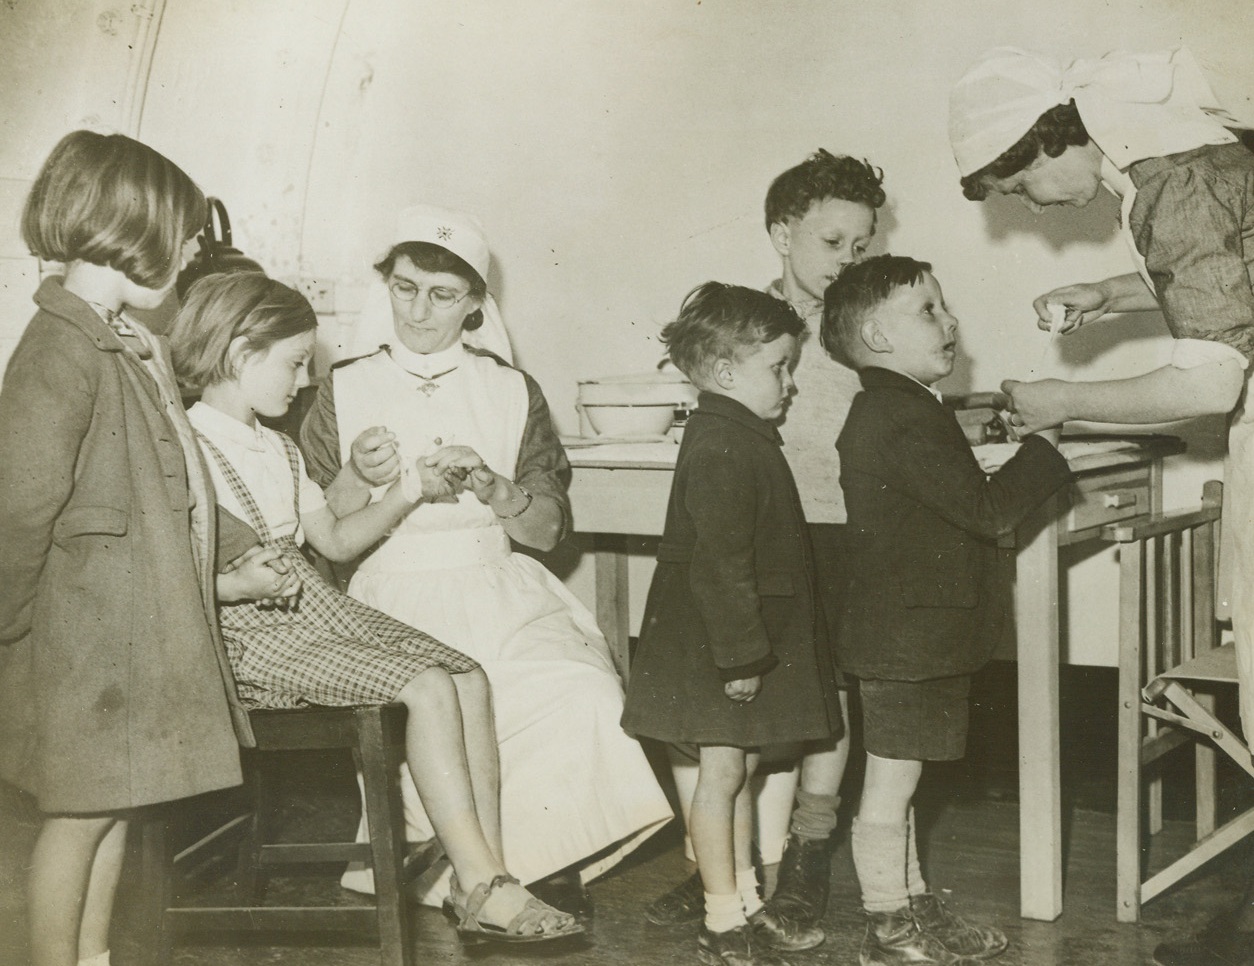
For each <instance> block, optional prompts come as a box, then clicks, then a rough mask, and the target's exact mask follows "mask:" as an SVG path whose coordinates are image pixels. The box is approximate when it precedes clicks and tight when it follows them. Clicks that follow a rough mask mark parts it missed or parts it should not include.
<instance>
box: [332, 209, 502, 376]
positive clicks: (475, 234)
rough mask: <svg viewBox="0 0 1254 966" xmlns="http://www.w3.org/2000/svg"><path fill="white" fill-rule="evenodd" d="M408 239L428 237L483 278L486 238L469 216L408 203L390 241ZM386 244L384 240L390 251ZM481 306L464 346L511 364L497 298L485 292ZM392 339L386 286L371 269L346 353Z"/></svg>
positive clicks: (487, 259) (465, 334)
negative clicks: (478, 322) (478, 319)
mask: <svg viewBox="0 0 1254 966" xmlns="http://www.w3.org/2000/svg"><path fill="white" fill-rule="evenodd" d="M407 241H419V242H429V243H430V244H432V245H439V246H440V247H441V248H445V249H447V250H448V251H450V252H452V253H453V254H454V255H457V256H458V257H459V258H461V259H462V260H463V261H464V262H465V263H466V264H467V265H469V266H470V267H471V268H473V269H474V270H475V271H476V272H478V273H479V277H480V278H482V279H483V280H484V281H487V278H488V267H489V266H490V265H491V261H492V259H491V255H490V254H489V252H488V239H487V235H486V234H484V231H483V225H481V224H480V223H479V219H478V218H476V217H475V216H474V215H468V214H466V213H464V212H460V211H453V210H452V209H449V208H437V207H435V206H434V205H414V206H413V207H412V208H406V209H405V210H404V211H402V212H401V213H400V216H399V217H398V218H397V219H396V230H395V231H394V232H393V235H392V241H391V245H399V244H400V243H401V242H407ZM391 245H389V250H390V249H391ZM383 254H386V253H383ZM380 257H382V256H380ZM482 311H483V325H481V326H480V327H479V328H477V329H474V330H472V331H469V332H463V333H462V341H463V342H465V343H466V344H467V345H472V346H477V347H479V348H481V349H487V350H488V351H489V352H494V353H496V355H498V356H500V357H501V358H502V359H504V360H505V361H506V362H509V363H513V361H514V351H513V349H512V348H511V347H510V344H509V333H508V332H507V331H506V330H505V322H504V320H503V319H502V318H501V312H500V309H499V308H497V304H496V299H494V298H493V297H492V295H491V293H488V294H487V295H486V296H485V297H484V300H483V306H482ZM395 338H396V330H395V328H394V327H393V325H392V300H391V297H390V296H389V295H388V289H387V285H386V284H385V283H384V281H383V279H381V278H379V277H378V274H377V273H376V274H375V277H374V278H373V279H372V280H371V283H370V287H369V289H368V291H367V292H366V300H365V304H364V305H363V306H362V310H361V318H360V319H358V322H357V326H356V329H355V331H354V333H353V336H352V338H351V340H350V345H349V355H353V356H356V355H363V354H365V353H367V352H373V351H374V350H375V349H377V348H378V347H379V346H381V345H387V344H389V343H391V342H392V341H393V340H395Z"/></svg>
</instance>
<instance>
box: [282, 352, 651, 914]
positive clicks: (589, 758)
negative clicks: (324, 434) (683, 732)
mask: <svg viewBox="0 0 1254 966" xmlns="http://www.w3.org/2000/svg"><path fill="white" fill-rule="evenodd" d="M415 372H422V373H426V374H429V375H432V376H435V378H433V379H424V378H422V377H420V376H417V375H415V374H414V373H415ZM437 374H438V375H437ZM332 375H333V385H332V389H333V393H334V398H333V405H334V413H333V416H331V417H330V418H331V419H333V420H334V422H335V424H337V425H338V437H339V454H338V455H339V459H340V461H341V462H344V461H347V459H348V457H349V447H350V446H351V444H352V441H353V439H355V438H356V437H357V435H358V434H359V433H361V432H362V431H363V430H365V429H367V428H369V427H371V426H386V427H387V428H388V429H390V430H392V431H393V432H394V433H395V434H396V435H397V438H398V444H399V448H400V453H401V456H402V460H403V461H404V462H405V463H407V464H408V465H411V466H412V465H413V462H414V461H415V460H417V459H418V458H419V457H421V456H423V455H426V454H428V453H431V452H433V451H434V450H436V449H438V448H440V447H441V446H444V445H450V444H460V445H466V446H470V447H472V448H473V449H474V450H475V451H476V452H478V453H479V454H480V456H482V457H483V459H484V461H485V462H486V463H487V464H488V465H489V466H490V467H492V468H493V469H494V470H496V471H497V472H499V473H501V474H503V475H505V476H508V477H510V478H513V479H515V480H517V481H518V482H520V483H522V484H523V485H524V486H526V487H527V488H528V489H529V490H530V491H531V492H532V493H534V494H539V493H550V494H552V495H554V496H557V497H558V498H559V499H560V500H561V501H562V502H563V504H564V503H565V494H564V486H563V484H562V483H561V482H560V481H559V480H558V475H559V474H558V472H556V470H557V468H558V467H559V466H560V467H564V465H565V459H564V455H563V454H562V453H561V450H560V444H559V443H558V442H557V440H556V437H555V436H553V435H552V431H551V426H550V425H549V424H548V413H547V408H546V407H544V405H543V398H542V397H541V396H539V391H538V389H536V388H535V386H534V383H530V385H531V391H529V382H530V380H529V379H528V378H527V377H525V376H524V375H523V373H521V372H520V371H519V370H517V369H513V368H511V367H509V366H506V365H503V364H502V363H500V362H499V361H498V360H496V359H495V358H493V357H492V356H490V355H485V354H479V353H476V352H473V351H467V350H466V348H465V347H464V346H463V345H461V344H460V343H459V344H457V345H456V346H454V347H452V348H451V349H448V350H445V351H444V352H439V353H432V354H430V355H417V354H415V353H410V352H408V351H407V350H405V349H404V348H403V347H401V348H399V349H392V350H390V351H388V350H382V351H379V352H376V353H375V354H373V355H370V356H366V357H365V358H361V359H358V360H356V361H353V362H351V363H349V364H347V365H344V366H341V367H338V368H336V369H335V370H334V371H333V374H332ZM323 391H324V393H325V391H326V390H325V388H324V390H323ZM537 401H538V404H539V409H540V410H541V411H542V412H540V413H537ZM325 402H326V400H320V403H319V404H316V405H315V411H314V413H311V417H317V416H318V415H319V410H321V415H322V417H323V420H322V421H323V423H326V422H327V421H328V420H327V418H326V417H327V416H328V411H327V408H326V405H325ZM529 410H530V413H531V414H530V417H529ZM538 416H542V418H543V421H544V425H543V428H544V430H545V432H544V433H541V434H539V437H537V435H536V434H534V433H533V434H531V437H530V438H531V440H533V441H534V440H535V439H536V438H541V439H546V438H548V437H551V441H550V442H549V444H548V445H547V446H546V447H544V448H545V449H547V450H548V452H539V453H535V449H536V447H535V445H534V442H529V443H528V444H527V446H526V447H524V446H523V439H524V436H525V435H526V434H527V429H528V425H529V418H530V419H531V420H532V421H533V425H534V422H535V420H537V418H538ZM318 422H319V420H318V419H317V418H311V420H310V421H309V422H307V423H306V426H305V430H304V431H303V432H302V440H303V441H304V442H305V444H306V451H307V455H308V457H309V458H310V459H311V466H312V465H314V464H315V463H316V462H317V454H316V450H317V447H316V446H312V447H311V446H310V445H309V444H310V443H311V439H310V436H311V434H313V435H316V433H317V426H318ZM554 448H555V449H556V452H554ZM332 469H338V465H337V466H336V467H334V468H331V467H323V468H322V470H323V472H324V473H325V472H326V471H327V470H332ZM315 475H317V474H315ZM332 475H333V473H332ZM348 592H349V593H350V594H351V595H352V596H354V597H357V598H359V599H360V600H362V601H365V602H366V603H368V604H370V605H371V606H373V607H377V608H379V609H380V610H382V611H384V612H385V613H388V614H391V615H392V616H394V617H396V618H397V619H399V620H402V621H405V622H406V623H408V624H411V625H413V626H415V627H418V628H421V629H422V630H424V631H425V632H427V633H428V634H431V635H432V636H434V637H436V638H438V639H439V640H441V641H442V642H444V643H445V644H448V645H449V646H451V647H454V648H456V649H458V650H460V651H463V652H464V653H466V654H468V655H470V656H471V657H473V658H474V659H475V660H477V661H478V662H479V663H480V664H481V665H482V666H483V668H484V671H485V672H486V673H487V676H488V679H489V681H490V682H491V684H492V699H493V707H494V711H495V715H496V728H497V738H498V741H499V743H500V761H501V824H502V833H503V839H504V849H505V855H504V857H503V858H504V862H505V866H506V867H507V868H508V869H510V871H511V872H512V873H513V874H514V875H516V876H518V877H519V879H520V880H521V881H523V882H524V883H526V882H532V881H535V880H537V879H541V878H544V877H545V876H548V875H550V874H552V873H554V872H556V871H558V870H561V869H564V868H566V867H568V866H571V865H576V864H578V863H586V864H585V865H584V866H583V867H582V869H581V873H582V877H583V880H584V881H585V882H586V881H588V880H590V879H592V878H593V877H595V876H596V875H599V874H601V873H602V872H604V871H605V870H606V869H608V868H609V867H610V866H612V865H614V864H615V863H616V862H618V861H619V860H620V859H621V858H622V857H623V856H624V855H626V854H627V853H628V852H630V851H631V850H632V849H633V848H635V846H637V845H638V844H639V843H640V842H641V841H643V840H644V839H645V838H646V837H647V836H649V835H651V834H652V833H653V832H655V831H657V830H658V829H659V828H661V826H662V825H664V824H665V823H666V822H667V821H668V820H669V819H670V818H671V817H672V815H671V809H670V807H669V805H668V803H667V801H666V797H665V795H664V794H663V793H662V790H661V788H660V787H659V786H658V783H657V781H656V779H655V777H654V774H653V771H652V768H651V766H650V765H649V763H648V761H647V760H646V758H645V755H644V752H643V750H642V749H641V747H640V745H639V744H638V743H637V742H636V741H635V740H634V739H633V738H631V737H629V736H628V735H627V734H625V733H624V732H623V731H622V729H621V728H620V727H619V718H620V716H621V714H622V709H623V693H622V685H621V682H620V681H619V679H618V676H617V674H616V673H615V671H614V667H613V664H612V663H611V661H610V657H609V650H608V648H607V646H606V643H605V639H604V637H603V636H602V634H601V632H600V631H599V630H598V628H597V626H596V622H595V619H594V618H593V616H592V614H591V613H589V612H588V610H587V609H586V608H585V607H584V606H583V605H582V604H581V603H580V602H579V601H578V600H577V599H576V598H575V597H574V596H573V595H572V594H571V593H570V592H569V591H568V590H567V589H566V588H565V587H564V586H563V584H562V583H561V581H559V580H558V579H557V578H556V577H554V576H553V574H551V573H550V572H549V571H548V570H547V569H546V568H545V567H544V566H542V565H541V564H540V563H539V562H537V561H536V560H534V559H532V558H531V557H529V556H527V555H525V554H522V553H516V552H513V551H512V549H511V546H510V540H509V538H508V536H507V535H506V533H505V531H504V529H503V528H502V526H501V524H500V522H499V521H498V520H497V519H496V517H495V515H494V514H493V512H492V510H491V509H489V508H488V507H487V506H484V505H483V504H481V503H480V502H479V501H478V499H477V498H476V497H475V496H474V495H473V494H472V493H470V492H465V493H463V494H461V496H460V497H459V498H458V499H456V500H453V501H450V502H447V503H435V504H422V505H420V506H419V507H417V509H416V510H415V511H414V512H413V513H411V514H410V515H409V516H408V517H407V518H406V519H405V520H404V521H403V522H402V523H400V524H399V525H398V526H397V527H396V528H395V530H394V531H393V532H392V533H390V534H389V535H388V536H387V537H386V538H385V539H384V540H383V541H382V542H381V543H380V544H379V546H378V547H377V548H376V549H375V550H374V551H373V552H372V553H371V554H370V555H369V556H368V557H366V558H365V560H364V561H363V562H362V563H361V566H360V567H359V569H358V570H357V572H356V574H355V575H354V576H353V578H352V581H351V583H350V585H349V589H348ZM402 789H403V793H404V801H405V808H406V821H407V825H408V835H409V838H410V840H412V841H421V840H425V839H428V838H430V837H431V836H432V834H433V832H432V830H431V825H430V822H429V821H428V819H427V816H426V814H425V812H424V811H423V809H422V805H421V803H420V801H419V799H418V795H417V792H416V790H415V789H414V786H413V782H412V780H411V779H410V777H409V774H408V771H407V770H406V772H405V775H404V780H403V786H402ZM588 860H591V861H588ZM437 870H438V871H441V872H443V874H442V875H439V876H438V877H437V876H434V875H433V876H432V877H431V881H429V882H428V883H424V884H422V889H423V891H424V894H423V901H424V902H427V903H429V904H438V903H439V902H440V901H441V900H442V899H443V897H444V896H445V895H447V871H446V869H441V868H440V867H437ZM344 884H345V885H347V886H349V887H350V888H357V889H360V890H364V891H369V890H370V889H372V887H373V883H372V880H371V877H370V872H369V870H368V869H360V870H355V871H354V870H350V872H349V873H348V874H347V875H346V876H345V880H344Z"/></svg>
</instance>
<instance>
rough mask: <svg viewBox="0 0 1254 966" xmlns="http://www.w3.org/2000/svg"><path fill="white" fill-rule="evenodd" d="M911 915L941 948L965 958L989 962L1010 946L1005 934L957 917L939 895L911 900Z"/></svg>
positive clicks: (926, 893) (914, 897)
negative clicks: (988, 959) (992, 957)
mask: <svg viewBox="0 0 1254 966" xmlns="http://www.w3.org/2000/svg"><path fill="white" fill-rule="evenodd" d="M910 914H911V915H912V916H914V921H915V922H916V923H918V925H919V928H920V929H922V930H923V931H924V932H925V933H928V934H929V935H932V936H935V937H936V938H937V939H939V940H940V942H941V945H942V946H944V947H945V948H946V949H948V950H949V951H950V952H951V953H953V954H954V955H956V956H961V957H963V958H964V959H987V958H988V957H989V956H996V955H997V954H998V953H1000V952H1001V951H1002V950H1004V949H1005V948H1006V946H1007V944H1008V942H1007V939H1006V935H1005V933H1003V932H1002V931H1001V930H1000V929H994V928H993V927H992V926H981V925H978V924H976V923H972V922H967V921H966V920H965V919H963V918H962V917H961V916H955V915H954V914H953V913H952V912H950V911H949V910H948V909H947V908H945V904H944V903H943V902H941V901H940V899H939V898H938V897H937V896H934V895H932V893H930V892H925V893H924V894H923V895H921V896H911V897H910Z"/></svg>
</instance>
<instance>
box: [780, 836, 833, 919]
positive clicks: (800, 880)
mask: <svg viewBox="0 0 1254 966" xmlns="http://www.w3.org/2000/svg"><path fill="white" fill-rule="evenodd" d="M831 886H832V854H831V840H830V839H803V838H801V837H799V836H797V835H790V836H788V844H787V845H786V846H785V847H784V856H783V858H781V859H780V860H779V881H778V884H777V885H776V886H775V893H774V895H772V896H771V906H772V908H773V909H774V910H775V911H776V912H779V913H782V914H783V915H785V916H787V917H788V918H789V919H793V920H796V921H797V922H799V923H801V924H803V925H806V926H812V925H814V924H815V923H816V922H818V921H819V920H820V919H822V918H823V913H825V912H826V911H827V896H828V892H829V891H830V890H831Z"/></svg>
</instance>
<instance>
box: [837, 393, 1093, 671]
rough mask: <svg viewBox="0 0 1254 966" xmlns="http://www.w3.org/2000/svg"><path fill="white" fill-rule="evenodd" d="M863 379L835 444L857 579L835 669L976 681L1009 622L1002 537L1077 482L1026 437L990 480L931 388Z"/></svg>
mask: <svg viewBox="0 0 1254 966" xmlns="http://www.w3.org/2000/svg"><path fill="white" fill-rule="evenodd" d="M861 376H862V385H863V390H864V391H863V392H861V393H859V394H858V395H857V397H855V399H854V401H853V408H852V409H851V410H850V411H849V418H848V419H847V420H846V421H845V426H844V429H843V430H842V431H841V433H840V437H839V439H838V440H837V441H836V448H837V450H839V452H840V482H841V486H843V487H844V490H845V505H846V507H847V508H848V511H849V534H848V536H849V557H848V563H849V574H850V586H849V591H848V595H847V598H846V603H845V608H844V615H843V619H842V621H841V625H840V629H839V631H838V632H837V636H836V642H837V643H836V653H837V659H838V661H839V662H840V666H841V669H842V670H844V671H848V672H850V673H852V674H856V675H858V676H859V677H865V678H883V679H887V680H897V681H918V680H924V679H927V678H938V677H948V676H952V675H959V674H970V673H972V672H973V671H976V670H978V669H979V668H980V667H982V666H983V665H984V664H985V663H986V662H987V661H988V659H989V656H990V655H991V654H992V651H993V648H994V646H995V645H996V644H997V641H998V640H999V638H1000V635H1001V633H1002V632H1003V630H1004V627H1005V622H1006V620H1007V618H1008V615H1009V606H1008V591H1009V585H1008V581H1007V580H1006V571H1005V569H1004V565H1007V564H1008V563H1009V561H1007V560H1003V559H1001V557H1002V552H1000V551H999V550H998V547H997V540H998V537H1000V536H1002V535H1003V534H1007V533H1010V532H1012V531H1013V530H1014V528H1015V527H1016V526H1017V525H1018V524H1019V523H1020V522H1021V521H1022V520H1023V518H1024V517H1026V516H1027V515H1028V513H1030V512H1031V511H1032V510H1033V509H1034V508H1035V507H1037V506H1039V505H1040V504H1041V503H1042V502H1044V501H1045V500H1046V499H1047V498H1048V497H1049V496H1050V495H1051V494H1052V493H1054V492H1055V491H1057V490H1059V489H1060V488H1062V487H1064V486H1066V485H1067V484H1068V482H1069V481H1070V480H1071V471H1070V469H1069V468H1068V467H1067V461H1066V460H1065V459H1063V457H1062V456H1061V455H1060V454H1059V453H1058V451H1057V450H1056V449H1055V448H1054V447H1053V446H1051V445H1050V444H1049V443H1048V442H1046V441H1045V440H1043V439H1041V438H1040V437H1037V436H1030V437H1028V438H1027V439H1026V440H1025V441H1024V443H1023V445H1022V447H1020V449H1019V451H1018V452H1017V453H1016V454H1015V455H1014V456H1013V457H1011V459H1010V460H1009V461H1008V462H1007V463H1006V464H1005V466H1003V467H1002V468H1001V469H999V470H998V471H997V472H996V473H994V474H992V475H991V476H988V475H986V474H985V473H984V471H983V470H982V469H980V465H979V463H978V462H977V461H976V458H975V454H974V453H972V451H971V446H970V444H968V442H967V440H966V437H965V436H964V435H963V432H962V427H961V426H959V425H958V420H957V418H956V417H955V416H954V414H953V412H952V411H950V410H949V409H948V408H946V407H945V406H943V405H942V404H941V403H940V401H939V400H938V399H937V398H936V397H935V396H933V395H932V394H931V393H930V392H929V391H928V390H927V389H926V388H925V387H924V386H922V385H920V384H919V383H917V382H915V381H914V380H913V379H909V378H907V377H906V376H903V375H899V374H898V373H896V372H890V371H889V370H887V369H878V368H870V369H864V370H863V371H862V373H861Z"/></svg>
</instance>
